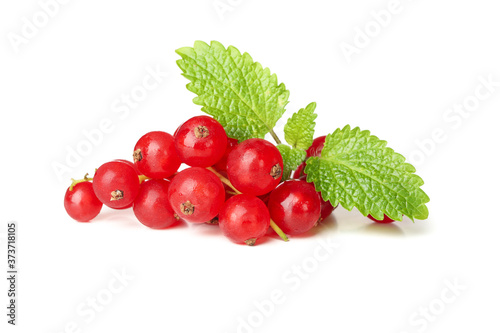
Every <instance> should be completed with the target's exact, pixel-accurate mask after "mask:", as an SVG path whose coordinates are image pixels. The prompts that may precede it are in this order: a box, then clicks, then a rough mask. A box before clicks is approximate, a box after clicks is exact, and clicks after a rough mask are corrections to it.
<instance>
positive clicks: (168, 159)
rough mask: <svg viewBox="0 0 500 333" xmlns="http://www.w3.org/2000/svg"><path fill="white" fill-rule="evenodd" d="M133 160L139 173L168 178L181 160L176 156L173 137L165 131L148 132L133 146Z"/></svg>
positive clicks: (151, 176)
mask: <svg viewBox="0 0 500 333" xmlns="http://www.w3.org/2000/svg"><path fill="white" fill-rule="evenodd" d="M134 162H135V164H136V165H137V168H138V169H139V171H140V172H141V174H143V175H145V176H147V177H150V178H168V177H169V176H171V175H173V174H174V173H175V172H176V171H177V169H179V166H180V165H181V160H180V159H179V156H177V152H176V151H175V145H174V137H173V136H172V135H170V134H168V133H166V132H160V131H156V132H149V133H147V134H145V135H143V136H142V137H141V138H140V139H139V141H137V144H136V145H135V147H134Z"/></svg>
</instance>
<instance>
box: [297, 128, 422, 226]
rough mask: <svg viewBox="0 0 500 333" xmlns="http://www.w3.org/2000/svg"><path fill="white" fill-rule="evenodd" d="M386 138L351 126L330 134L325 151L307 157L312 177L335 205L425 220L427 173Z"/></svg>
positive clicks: (308, 169) (365, 212)
mask: <svg viewBox="0 0 500 333" xmlns="http://www.w3.org/2000/svg"><path fill="white" fill-rule="evenodd" d="M386 145H387V142H386V141H382V140H380V139H378V138H377V137H376V136H373V135H370V132H369V131H361V130H360V129H359V128H358V127H356V128H354V129H351V128H350V126H349V125H348V126H346V127H344V128H343V129H337V130H336V131H335V132H334V133H333V134H330V135H328V136H327V137H326V141H325V147H324V148H323V151H322V152H321V157H311V158H309V159H308V160H307V165H306V169H305V173H306V174H307V181H308V182H313V183H314V185H315V187H316V190H317V191H320V192H321V194H322V196H323V199H325V200H329V201H330V202H331V203H332V205H333V206H335V205H337V204H338V203H340V204H341V205H342V206H343V207H344V208H346V209H348V210H352V209H353V207H356V208H358V209H359V211H360V212H361V213H362V214H363V215H365V216H366V215H368V214H371V215H372V216H373V217H375V218H376V219H379V220H380V219H382V218H383V216H384V214H385V215H387V216H389V217H390V218H391V219H393V220H398V221H401V220H402V215H406V216H408V217H409V218H410V219H412V220H413V219H419V220H425V219H426V218H427V217H428V215H429V211H428V209H427V207H426V205H425V204H426V203H427V202H429V197H428V196H427V195H426V194H425V192H424V191H423V190H422V189H421V188H420V186H422V185H423V184H424V182H423V180H422V178H420V177H419V176H417V175H416V174H415V168H414V167H413V166H412V165H411V164H408V163H405V158H404V157H403V156H402V155H400V154H398V153H396V152H394V150H392V149H391V148H388V147H387V146H386Z"/></svg>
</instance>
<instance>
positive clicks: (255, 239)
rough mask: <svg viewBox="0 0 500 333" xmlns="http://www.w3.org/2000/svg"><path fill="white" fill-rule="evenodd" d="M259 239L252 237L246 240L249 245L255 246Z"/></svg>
mask: <svg viewBox="0 0 500 333" xmlns="http://www.w3.org/2000/svg"><path fill="white" fill-rule="evenodd" d="M256 241H257V238H250V239H247V240H246V241H245V244H246V245H248V246H254V245H255V242H256Z"/></svg>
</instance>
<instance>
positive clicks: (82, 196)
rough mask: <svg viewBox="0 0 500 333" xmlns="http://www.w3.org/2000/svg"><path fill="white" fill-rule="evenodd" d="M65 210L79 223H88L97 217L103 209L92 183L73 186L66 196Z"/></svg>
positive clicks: (86, 182)
mask: <svg viewBox="0 0 500 333" xmlns="http://www.w3.org/2000/svg"><path fill="white" fill-rule="evenodd" d="M64 208H65V209H66V212H67V213H68V215H69V216H71V218H73V219H75V220H77V221H78V222H88V221H90V220H92V219H93V218H94V217H96V216H97V215H98V214H99V212H100V211H101V208H102V202H100V201H99V199H97V196H96V195H95V193H94V189H93V188H92V183H91V182H88V181H85V182H82V183H78V184H76V185H74V186H71V187H70V188H68V190H67V191H66V194H65V195H64Z"/></svg>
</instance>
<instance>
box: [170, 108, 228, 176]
mask: <svg viewBox="0 0 500 333" xmlns="http://www.w3.org/2000/svg"><path fill="white" fill-rule="evenodd" d="M226 145H227V135H226V131H225V130H224V127H222V125H221V124H220V123H219V122H218V121H217V120H215V119H213V118H211V117H208V116H197V117H193V118H191V119H189V120H188V121H186V122H185V123H184V124H182V125H181V126H180V127H179V128H178V129H177V131H175V149H176V150H177V154H179V157H180V159H181V161H182V162H184V163H186V164H187V165H190V166H196V167H209V166H211V165H213V164H214V163H216V162H217V161H219V160H220V159H221V158H222V156H223V155H224V152H225V151H226Z"/></svg>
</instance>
